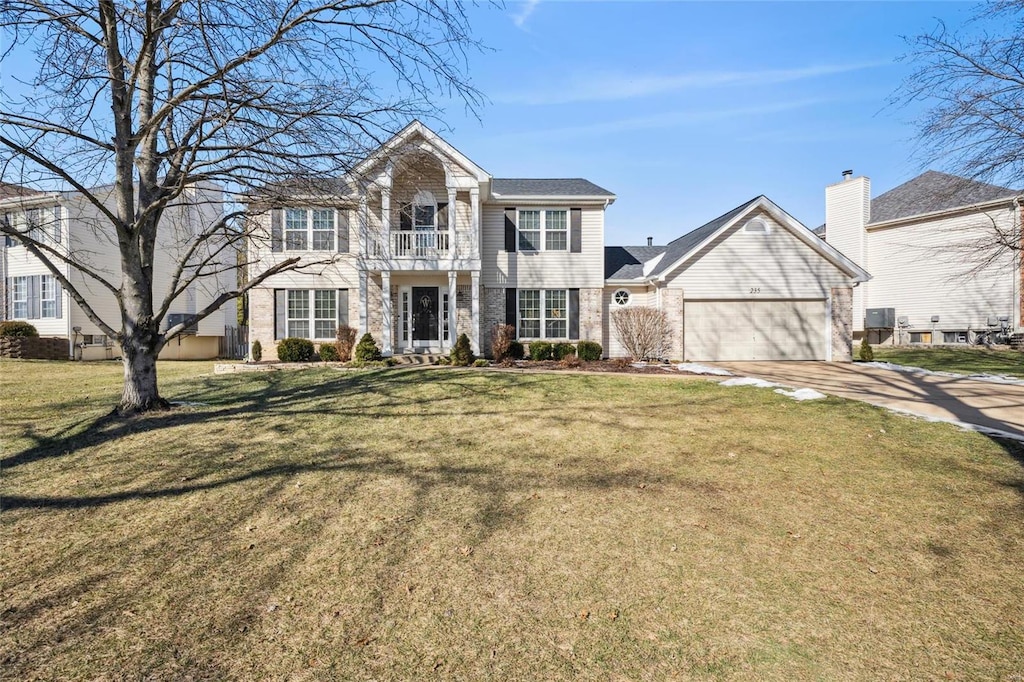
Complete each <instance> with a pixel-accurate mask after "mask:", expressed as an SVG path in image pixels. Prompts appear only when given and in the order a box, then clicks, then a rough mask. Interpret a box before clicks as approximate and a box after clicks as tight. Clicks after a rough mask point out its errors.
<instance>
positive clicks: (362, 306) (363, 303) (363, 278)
mask: <svg viewBox="0 0 1024 682" xmlns="http://www.w3.org/2000/svg"><path fill="white" fill-rule="evenodd" d="M368 277H369V273H367V272H366V270H360V271H359V336H362V335H363V334H365V333H366V332H368V331H370V328H369V326H368V324H367V323H368V322H369V319H368V318H369V315H368V312H369V308H367V300H366V298H367V292H368V291H369V282H368V281H367V278H368Z"/></svg>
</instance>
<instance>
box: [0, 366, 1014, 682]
mask: <svg viewBox="0 0 1024 682" xmlns="http://www.w3.org/2000/svg"><path fill="white" fill-rule="evenodd" d="M208 370H209V364H198V363H197V364H193V365H187V364H173V365H172V364H166V363H165V364H163V365H161V372H162V373H163V374H162V376H163V377H164V383H163V386H164V388H163V390H164V393H165V396H166V397H168V398H170V399H184V400H192V401H200V402H203V403H206V405H205V406H198V407H193V408H186V409H181V410H178V411H176V412H174V413H171V414H166V415H155V416H151V417H143V418H138V419H134V420H130V421H127V422H113V423H105V422H102V421H100V422H98V423H94V422H95V421H96V420H97V419H98V418H99V416H100V415H101V414H102V413H103V412H104V411H106V410H107V409H108V408H109V406H110V405H111V404H112V402H113V400H114V398H115V395H116V392H117V383H118V379H119V369H117V368H116V367H111V366H109V365H85V364H61V365H55V364H53V363H32V362H3V363H0V382H2V384H0V395H2V396H3V403H2V405H0V407H2V409H3V414H4V419H3V424H2V427H0V428H2V431H0V437H2V438H3V443H4V449H3V453H2V455H3V462H4V469H3V495H4V498H3V505H4V511H3V513H2V514H0V523H2V528H0V531H2V538H3V551H2V553H0V576H2V578H0V580H2V586H0V590H2V591H0V599H2V609H3V613H2V623H3V630H2V631H0V666H2V669H3V673H2V676H3V677H4V678H5V679H120V678H122V677H125V678H131V679H139V678H146V679H183V678H187V677H189V676H191V677H192V678H197V679H240V680H243V679H244V680H248V679H268V678H277V679H296V680H304V679H309V680H313V679H419V678H426V679H467V680H470V679H522V680H540V679H545V680H560V679H561V680H570V679H645V680H663V679H707V678H712V679H767V680H794V679H827V680H837V679H851V680H853V679H856V680H861V679H885V680H892V679H950V678H951V679H962V680H974V679H1007V680H1009V679H1019V675H1020V674H1021V673H1022V671H1024V616H1022V611H1021V606H1020V605H1021V603H1024V577H1022V573H1021V571H1020V565H1021V561H1022V559H1024V523H1022V521H1024V470H1022V468H1021V464H1020V463H1019V461H1017V460H1015V459H1014V457H1013V456H1012V454H1011V453H1009V452H1008V450H1007V449H1006V448H1004V447H1002V446H1001V445H1000V444H998V443H996V442H993V441H991V440H988V439H986V438H984V437H982V436H980V435H978V434H974V433H963V432H959V431H957V430H956V429H954V428H952V427H949V426H946V425H938V424H928V423H922V422H918V421H913V420H910V419H907V418H903V417H898V416H894V415H891V414H889V413H886V412H883V411H881V410H878V409H875V408H872V407H870V406H867V405H863V404H860V403H853V402H845V401H841V400H837V399H829V400H826V401H821V402H818V403H810V404H808V403H795V402H792V401H790V400H788V399H786V398H783V397H781V396H778V395H775V394H773V393H771V392H770V391H764V390H758V389H726V388H721V387H719V386H717V385H715V384H713V383H709V382H706V381H702V380H681V379H678V378H648V377H618V376H608V377H605V376H571V375H565V374H558V375H544V374H527V375H522V374H510V373H497V372H487V371H473V370H466V371H459V370H449V369H442V370H396V369H392V370H384V371H369V372H362V373H342V372H338V371H333V370H312V371H303V372H280V373H273V374H260V375H231V376H226V377H209V376H203V377H198V376H196V375H197V374H199V373H200V372H204V371H208ZM86 396H88V397H86ZM1018 456H1019V453H1018ZM1015 675H1016V676H1018V677H1016V678H1015V677H1014V676H1015Z"/></svg>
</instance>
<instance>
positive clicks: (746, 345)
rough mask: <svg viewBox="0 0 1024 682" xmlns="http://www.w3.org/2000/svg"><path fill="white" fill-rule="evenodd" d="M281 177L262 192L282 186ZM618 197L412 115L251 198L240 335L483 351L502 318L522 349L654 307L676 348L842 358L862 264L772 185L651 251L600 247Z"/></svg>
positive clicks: (271, 347) (724, 356)
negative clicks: (525, 174) (774, 197)
mask: <svg viewBox="0 0 1024 682" xmlns="http://www.w3.org/2000/svg"><path fill="white" fill-rule="evenodd" d="M279 190H280V187H276V188H272V191H273V193H274V194H275V195H277V196H280V192H279ZM614 201H615V195H614V194H612V193H611V192H609V191H607V190H605V189H603V188H601V187H599V186H597V185H595V184H594V183H592V182H590V181H588V180H585V179H582V178H561V179H551V178H548V179H526V178H495V177H493V176H491V175H490V173H488V172H487V171H485V170H483V169H482V168H480V167H479V166H478V165H476V164H475V163H474V162H473V161H471V160H470V159H469V158H468V157H466V156H465V155H464V154H462V153H461V152H460V151H459V150H457V149H455V148H454V147H453V146H452V145H451V144H449V143H448V142H446V141H445V140H443V139H442V138H441V137H440V136H438V135H437V134H436V133H434V132H433V131H431V130H429V129H428V128H427V127H426V126H424V125H423V124H421V123H420V122H418V121H414V122H413V123H411V124H410V125H408V126H407V127H406V128H404V129H403V130H402V131H400V132H399V133H398V134H397V135H396V136H395V137H394V138H392V139H391V140H390V141H388V142H387V143H386V144H384V145H383V146H382V147H381V148H380V149H379V150H378V151H377V152H375V153H374V154H372V155H371V156H370V157H369V158H367V159H366V160H365V161H364V162H363V163H361V164H360V165H359V166H358V167H357V168H356V169H355V170H354V172H353V173H352V174H351V175H349V176H347V177H345V178H342V179H339V180H337V181H335V182H329V183H323V190H319V191H318V194H317V195H316V196H310V195H309V194H305V195H303V196H285V198H283V199H278V200H276V201H272V202H270V204H271V205H269V206H267V205H266V203H267V200H265V199H261V198H254V199H253V201H252V203H251V204H250V211H251V213H252V216H251V218H252V220H253V221H254V224H255V234H256V235H257V238H256V239H254V241H253V242H252V243H251V244H250V247H249V248H250V251H249V255H250V258H251V260H253V261H254V262H258V266H255V267H256V269H254V270H253V273H255V272H258V271H260V270H262V269H264V268H266V267H268V266H271V265H273V264H275V263H278V262H281V260H282V259H285V258H292V257H295V256H298V257H299V258H300V259H301V262H302V263H303V264H306V265H308V266H309V267H306V268H303V269H302V270H301V271H294V272H285V273H281V274H277V275H274V276H272V277H270V278H268V279H267V280H265V281H264V282H263V283H262V284H261V286H259V287H255V288H253V289H252V290H251V292H250V297H249V303H250V305H249V310H250V320H251V323H250V324H251V326H250V335H249V338H250V342H252V341H256V340H258V341H260V344H261V346H262V347H263V357H264V358H266V359H274V358H276V355H277V347H276V343H277V342H278V341H280V340H281V339H283V338H286V337H295V336H298V337H303V338H307V339H310V340H312V341H314V342H315V343H319V344H324V343H331V342H333V339H334V334H335V329H336V326H337V325H338V324H347V325H350V326H352V327H354V328H356V330H357V333H358V334H363V333H364V332H369V333H371V334H372V335H373V336H374V338H375V339H376V341H377V342H378V343H379V345H380V346H381V349H382V351H383V352H384V354H385V355H392V354H401V353H438V352H446V351H448V350H449V349H450V348H451V347H452V345H453V344H454V342H455V340H456V338H457V336H458V334H460V333H465V334H466V335H467V336H468V337H469V338H470V340H471V343H472V345H473V349H474V352H476V353H478V354H485V355H489V353H490V337H491V331H492V329H493V328H494V327H495V325H497V324H509V325H512V326H514V327H515V329H516V335H517V338H519V339H520V340H521V341H523V342H524V343H525V344H527V345H529V344H530V343H531V342H534V341H538V340H543V341H555V342H559V341H567V342H578V341H583V340H586V341H597V342H599V343H601V344H602V346H603V348H604V351H605V354H606V355H608V356H611V357H622V356H624V355H625V354H626V352H625V350H624V349H623V348H621V347H620V345H619V344H618V340H617V338H616V335H615V333H614V331H613V330H612V326H611V320H610V318H611V310H613V309H614V308H615V307H619V306H630V305H647V306H653V307H657V308H660V309H661V310H663V311H665V313H666V315H667V317H668V319H669V321H670V324H671V325H672V332H673V340H672V347H671V350H670V358H671V359H675V360H683V359H689V360H759V359H792V360H795V359H815V360H836V361H843V360H845V361H848V360H850V358H851V342H852V334H851V331H850V327H851V324H852V322H851V319H850V310H851V309H850V301H851V298H852V297H851V291H852V290H853V288H854V287H855V286H856V285H857V284H858V283H859V282H863V281H865V280H867V279H868V278H869V275H868V274H867V272H865V271H864V270H863V269H862V268H860V267H859V266H858V265H856V264H855V263H853V262H852V261H850V260H849V259H847V258H845V257H844V256H843V255H842V254H840V253H839V252H838V251H837V250H836V249H835V248H833V247H832V246H830V245H829V244H826V243H824V242H822V241H821V240H820V239H818V238H817V237H815V236H814V234H813V233H812V232H811V231H810V230H808V229H807V228H806V227H805V226H804V225H802V224H800V223H799V222H798V221H796V220H795V219H794V218H792V217H791V216H790V215H788V214H787V213H786V212H785V211H783V210H782V209H780V208H779V207H778V206H777V205H775V204H774V203H773V202H771V201H770V200H769V199H767V198H766V197H763V196H762V197H757V198H756V199H753V200H751V201H749V202H747V203H745V204H743V205H741V206H738V207H737V208H735V209H733V210H732V211H729V212H728V213H726V214H725V215H723V216H721V217H719V218H717V219H715V220H713V221H711V222H710V223H708V224H707V225H704V226H703V227H701V228H698V229H697V230H694V231H692V232H690V233H688V234H686V235H684V236H683V237H680V238H679V239H677V240H675V241H673V242H672V243H670V244H668V245H667V246H662V247H654V246H649V247H607V248H606V247H605V245H604V220H605V212H606V210H607V209H608V207H609V206H611V205H612V203H613V202H614Z"/></svg>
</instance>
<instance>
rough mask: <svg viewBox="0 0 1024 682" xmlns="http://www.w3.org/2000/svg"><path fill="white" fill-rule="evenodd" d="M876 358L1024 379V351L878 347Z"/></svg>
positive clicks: (968, 372)
mask: <svg viewBox="0 0 1024 682" xmlns="http://www.w3.org/2000/svg"><path fill="white" fill-rule="evenodd" d="M874 351H875V360H881V361H885V362H893V363H896V364H897V365H909V366H911V367H921V368H922V369H929V370H932V371H941V372H953V373H954V374H1005V375H1006V376H1013V377H1020V378H1022V379H1024V353H1022V352H1021V351H1018V350H989V349H988V348H983V347H970V346H964V347H959V346H939V347H935V348H927V347H905V346H904V347H898V348H894V347H892V346H875V347H874Z"/></svg>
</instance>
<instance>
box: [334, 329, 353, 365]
mask: <svg viewBox="0 0 1024 682" xmlns="http://www.w3.org/2000/svg"><path fill="white" fill-rule="evenodd" d="M355 345H356V330H355V329H354V328H353V327H350V326H348V325H347V324H339V325H338V332H337V334H336V335H335V341H334V349H335V350H337V351H338V360H339V361H341V362H348V361H349V360H351V359H352V349H353V348H355Z"/></svg>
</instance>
